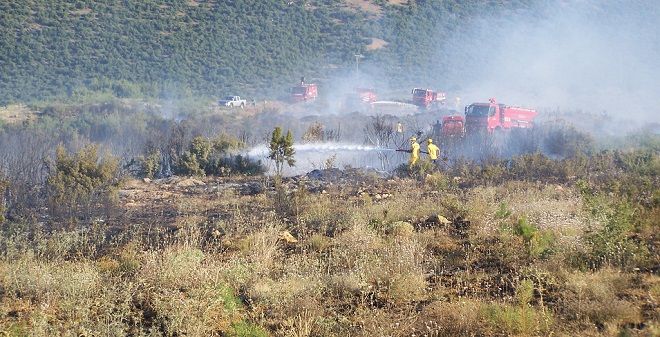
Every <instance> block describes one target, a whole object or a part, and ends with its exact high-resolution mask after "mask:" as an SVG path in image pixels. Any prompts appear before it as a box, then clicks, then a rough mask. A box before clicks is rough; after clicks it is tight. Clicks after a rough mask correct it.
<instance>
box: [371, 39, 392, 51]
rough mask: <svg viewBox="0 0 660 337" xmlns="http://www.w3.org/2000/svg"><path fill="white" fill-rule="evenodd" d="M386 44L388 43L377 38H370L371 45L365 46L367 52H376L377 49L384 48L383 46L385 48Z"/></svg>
mask: <svg viewBox="0 0 660 337" xmlns="http://www.w3.org/2000/svg"><path fill="white" fill-rule="evenodd" d="M388 44H389V43H388V42H387V41H385V40H382V39H379V38H375V37H372V38H371V43H369V44H368V45H367V50H377V49H381V48H384V47H385V46H387V45H388Z"/></svg>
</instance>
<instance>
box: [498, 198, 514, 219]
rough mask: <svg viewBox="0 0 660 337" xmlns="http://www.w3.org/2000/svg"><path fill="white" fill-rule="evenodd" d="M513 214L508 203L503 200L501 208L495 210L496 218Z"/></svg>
mask: <svg viewBox="0 0 660 337" xmlns="http://www.w3.org/2000/svg"><path fill="white" fill-rule="evenodd" d="M509 215H511V211H510V210H509V209H508V207H507V205H506V203H504V202H501V203H500V206H499V208H498V209H497V211H496V212H495V219H506V218H508V217H509Z"/></svg>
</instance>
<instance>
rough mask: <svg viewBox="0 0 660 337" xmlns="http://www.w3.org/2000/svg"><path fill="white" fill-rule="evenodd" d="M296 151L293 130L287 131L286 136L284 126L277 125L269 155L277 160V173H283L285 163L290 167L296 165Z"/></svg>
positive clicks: (271, 140)
mask: <svg viewBox="0 0 660 337" xmlns="http://www.w3.org/2000/svg"><path fill="white" fill-rule="evenodd" d="M295 153H296V150H295V149H294V148H293V135H292V134H291V131H290V130H289V131H287V132H286V136H284V135H282V128H280V127H279V126H278V127H276V128H275V130H273V134H272V136H271V138H270V154H269V155H268V158H270V159H271V160H273V161H274V162H275V174H277V175H278V176H281V175H282V169H283V168H284V163H286V164H287V165H289V167H293V166H295V164H296V160H295V159H294V158H293V155H294V154H295Z"/></svg>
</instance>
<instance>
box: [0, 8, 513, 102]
mask: <svg viewBox="0 0 660 337" xmlns="http://www.w3.org/2000/svg"><path fill="white" fill-rule="evenodd" d="M502 2H503V3H506V4H507V5H500V4H499V2H497V1H496V2H491V4H488V5H484V4H477V3H478V2H476V1H475V2H472V1H467V2H461V3H458V2H454V1H446V2H439V1H409V2H404V1H336V0H319V1H282V0H235V1H201V0H198V1H187V2H184V1H155V0H145V1H135V0H130V1H122V2H102V1H64V2H63V1H54V0H36V1H3V2H2V3H0V74H2V81H0V104H6V103H9V102H17V101H31V100H34V99H44V98H49V97H53V96H60V97H61V96H70V97H71V96H73V97H76V96H80V95H85V94H89V91H92V92H111V93H112V94H113V95H115V96H119V97H139V96H148V97H161V98H172V97H177V96H181V95H184V96H185V95H190V94H193V95H214V96H217V95H222V94H224V93H227V92H236V93H239V94H243V95H257V96H262V97H273V96H278V95H282V94H283V93H284V92H285V90H286V88H287V87H288V86H289V85H290V84H291V83H293V82H295V81H297V80H298V78H299V77H300V76H302V75H305V76H307V77H308V78H311V79H314V80H319V81H321V82H323V80H324V79H327V78H328V77H329V76H333V75H337V74H341V73H345V72H347V71H349V70H352V69H353V67H354V64H355V60H354V55H355V54H356V53H361V54H363V55H365V68H364V69H365V70H364V71H366V72H371V74H372V75H374V76H376V77H379V78H382V79H386V80H387V81H393V82H396V83H401V81H402V80H403V81H404V82H405V81H406V80H408V81H409V82H410V79H411V78H415V80H420V79H421V80H426V81H427V82H428V81H429V80H430V79H431V78H432V77H433V76H431V75H429V70H438V69H440V68H442V67H443V64H444V63H443V60H442V59H441V57H440V59H438V55H435V48H434V47H433V46H434V45H436V44H438V43H439V42H441V41H443V39H444V38H445V37H446V36H447V35H449V32H450V31H451V29H453V28H452V27H454V26H455V25H456V24H457V23H458V22H463V21H465V18H467V17H470V16H471V15H474V14H475V13H480V12H486V13H493V12H495V10H498V9H499V8H507V7H510V8H514V7H520V4H519V3H517V2H513V3H511V2H508V1H506V2H505V1H502ZM420 32H423V33H422V34H420ZM440 56H441V55H440ZM428 65H432V66H430V68H429V66H428ZM383 69H387V70H383Z"/></svg>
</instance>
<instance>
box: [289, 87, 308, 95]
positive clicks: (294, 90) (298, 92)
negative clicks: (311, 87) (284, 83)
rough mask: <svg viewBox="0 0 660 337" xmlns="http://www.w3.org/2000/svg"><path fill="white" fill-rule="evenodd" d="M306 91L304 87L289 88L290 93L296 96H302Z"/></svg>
mask: <svg viewBox="0 0 660 337" xmlns="http://www.w3.org/2000/svg"><path fill="white" fill-rule="evenodd" d="M305 91H306V88H305V87H293V88H291V93H292V94H296V95H303V94H304V93H305Z"/></svg>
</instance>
